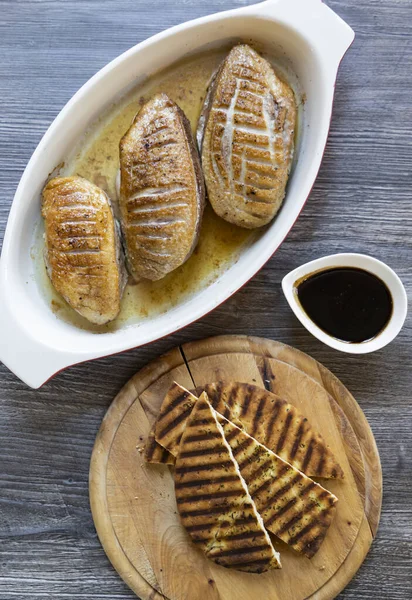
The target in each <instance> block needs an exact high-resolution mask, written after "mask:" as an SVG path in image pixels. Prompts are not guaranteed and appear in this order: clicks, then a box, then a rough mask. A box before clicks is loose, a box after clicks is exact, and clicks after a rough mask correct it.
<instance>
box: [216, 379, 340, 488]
mask: <svg viewBox="0 0 412 600" xmlns="http://www.w3.org/2000/svg"><path fill="white" fill-rule="evenodd" d="M204 390H205V391H206V392H207V394H208V396H209V400H210V402H211V404H212V406H213V407H214V408H216V410H217V411H218V412H221V413H222V414H223V416H224V417H226V418H229V419H230V420H231V421H232V422H233V423H235V424H239V422H240V423H241V424H242V427H243V429H244V430H245V431H246V432H247V433H249V435H251V436H253V437H254V438H255V439H256V440H257V441H258V442H260V443H261V444H263V445H264V446H266V447H267V448H269V449H270V450H272V451H273V452H274V453H275V454H277V455H278V456H280V457H281V458H283V460H285V461H286V462H288V463H290V464H291V465H293V466H294V467H296V468H297V469H299V470H300V471H302V472H303V473H305V475H307V476H308V477H324V478H327V479H341V478H343V471H342V468H341V466H340V465H339V464H338V462H337V461H336V458H335V457H334V455H333V453H332V451H331V450H330V449H329V448H328V447H327V446H326V443H325V440H324V439H323V437H322V436H321V435H320V434H319V433H318V432H317V431H315V430H314V429H313V428H312V426H311V424H310V423H309V421H308V419H307V418H306V417H304V416H303V415H302V414H301V413H299V411H298V410H297V409H296V407H295V406H293V405H292V404H289V403H288V402H286V401H285V400H282V398H279V397H278V396H276V394H272V393H271V392H268V391H267V390H264V389H262V388H259V387H257V386H255V385H250V384H247V383H211V384H208V385H206V386H204ZM222 405H224V406H225V410H223V411H221V410H220V408H221V407H222ZM218 406H219V408H217V407H218Z"/></svg>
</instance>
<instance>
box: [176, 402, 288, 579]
mask: <svg viewBox="0 0 412 600" xmlns="http://www.w3.org/2000/svg"><path fill="white" fill-rule="evenodd" d="M175 491H176V501H177V506H178V510H179V514H180V518H181V521H182V524H183V525H184V527H185V528H186V530H187V532H188V533H189V535H190V536H191V538H192V540H193V541H194V543H195V544H196V545H197V546H198V547H200V548H201V549H202V550H203V551H204V552H205V554H206V556H207V557H208V558H210V559H211V560H213V561H214V562H216V563H218V564H219V565H221V566H224V567H227V568H234V569H238V570H241V571H247V572H251V573H262V572H264V571H267V570H269V569H274V568H280V560H279V554H278V553H277V552H276V551H275V549H274V547H273V544H272V542H271V540H270V537H269V535H268V533H267V531H266V529H265V527H264V524H263V520H262V517H261V516H260V515H259V513H258V511H257V510H256V506H255V503H254V501H253V499H252V498H251V496H250V494H249V492H248V488H247V485H246V483H245V481H244V480H243V477H242V475H241V473H240V470H239V467H238V465H237V462H236V460H235V459H234V457H233V453H232V449H231V447H230V445H229V444H228V442H227V441H226V439H225V437H224V432H223V428H222V426H221V425H220V423H219V422H218V419H217V414H216V412H215V411H214V409H213V408H212V407H211V405H210V404H209V402H208V400H207V395H206V394H205V393H203V394H202V395H201V396H200V398H199V399H198V400H197V402H196V405H195V407H194V409H193V411H192V413H191V415H190V417H189V419H188V421H187V424H186V428H185V431H184V433H183V436H182V440H181V445H180V451H179V453H178V456H177V459H176V469H175Z"/></svg>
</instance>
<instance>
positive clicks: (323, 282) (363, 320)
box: [295, 267, 393, 343]
mask: <svg viewBox="0 0 412 600" xmlns="http://www.w3.org/2000/svg"><path fill="white" fill-rule="evenodd" d="M295 285H296V287H297V295H298V299H299V302H300V304H301V306H302V308H303V310H304V311H305V312H306V314H307V315H308V317H309V318H310V319H311V320H312V321H313V322H314V323H315V324H316V325H317V326H318V327H320V329H322V330H323V331H324V332H325V333H328V334H329V335H331V336H333V337H334V338H336V339H338V340H342V341H344V342H352V343H360V342H366V341H367V340H370V339H372V338H374V337H376V336H377V335H378V334H379V333H380V332H381V331H382V330H383V329H384V328H385V326H386V325H387V324H388V322H389V319H390V318H391V315H392V308H393V302H392V296H391V294H390V291H389V290H388V288H387V286H386V285H385V283H384V282H383V281H382V280H381V279H379V277H376V275H373V274H372V273H369V272H368V271H364V270H363V269H356V268H352V267H337V268H333V269H327V270H324V271H320V272H318V273H314V274H313V275H309V276H308V277H306V278H305V279H303V280H301V281H299V282H297V284H295Z"/></svg>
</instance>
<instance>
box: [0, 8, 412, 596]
mask: <svg viewBox="0 0 412 600" xmlns="http://www.w3.org/2000/svg"><path fill="white" fill-rule="evenodd" d="M327 3H328V4H329V5H330V6H331V7H332V8H333V9H334V10H335V11H336V12H337V13H338V14H340V15H341V16H342V17H343V18H344V19H345V20H346V21H347V22H348V23H349V24H350V25H351V26H352V27H353V28H354V29H355V31H356V39H355V42H354V44H353V46H352V48H351V49H350V51H349V52H348V54H347V55H346V57H345V58H344V60H343V62H342V65H341V68H340V71H339V75H338V81H337V86H336V96H335V103H334V110H333V119H332V126H331V131H330V136H329V141H328V145H327V148H326V153H325V157H324V160H323V163H322V167H321V170H320V173H319V176H318V179H317V182H316V184H315V186H314V189H313V191H312V194H311V196H310V199H309V201H308V202H307V204H306V206H305V208H304V210H303V212H302V214H301V216H300V218H299V220H298V221H297V223H296V225H295V226H294V228H293V230H292V231H291V233H290V235H289V236H288V238H287V240H286V241H285V242H284V243H283V244H282V247H281V248H280V249H279V251H278V252H277V253H276V255H275V256H274V257H273V258H272V259H271V260H270V261H269V263H268V264H267V265H266V266H265V268H264V269H263V270H262V271H261V272H260V273H259V274H258V275H257V276H256V277H255V278H254V279H253V280H252V281H251V282H250V283H249V284H248V285H247V286H245V287H244V288H243V289H242V290H240V291H239V292H238V293H237V294H236V295H235V296H234V297H233V298H231V299H230V300H228V301H227V302H226V303H225V304H224V305H223V306H221V307H220V308H218V309H217V310H215V311H214V312H213V313H211V314H210V315H208V316H206V317H204V318H203V319H202V320H200V321H199V322H198V323H195V324H194V325H191V326H190V327H187V328H186V329H185V330H184V331H181V332H179V333H177V334H175V335H174V336H171V337H169V338H167V339H166V340H161V341H159V342H156V343H155V344H152V345H150V346H147V347H145V348H140V349H138V350H133V351H130V352H127V353H124V354H121V355H119V356H117V357H109V358H105V359H102V360H99V361H95V362H92V363H88V364H84V365H79V366H76V367H73V368H72V369H70V370H69V371H67V372H65V373H61V374H60V375H58V376H57V377H56V378H55V379H54V380H52V381H51V382H49V383H48V384H47V385H46V386H45V387H44V388H43V389H41V390H39V391H33V390H29V389H27V388H26V387H25V386H24V384H22V383H21V382H20V381H18V380H17V379H16V378H15V377H14V376H13V375H12V374H11V373H9V372H8V371H7V369H6V368H5V367H4V366H2V365H0V382H1V385H0V408H1V419H0V503H1V504H0V508H1V510H0V537H1V545H0V598H2V599H3V598H4V599H5V600H9V599H10V600H15V599H16V598H19V599H22V600H26V599H30V600H32V599H36V600H46V598H47V599H48V598H50V597H52V598H53V599H55V600H60V599H62V600H63V599H65V600H67V599H72V598H73V599H78V598H79V599H80V598H87V599H89V598H101V599H107V598H113V599H116V600H119V599H121V600H125V599H132V598H134V595H133V593H132V592H131V591H130V590H129V589H128V588H127V586H126V585H125V584H124V583H123V582H122V581H121V580H120V578H119V577H118V576H117V575H116V573H115V572H114V570H113V569H112V568H111V566H110V565H109V563H108V561H107V559H106V557H105V555H104V552H103V550H102V548H101V546H100V543H99V541H98V539H97V536H96V532H95V530H94V527H93V524H92V519H91V515H90V510H89V503H88V489H87V487H88V469H89V460H90V454H91V450H92V447H93V442H94V438H95V435H96V433H97V430H98V428H99V425H100V421H101V419H102V417H103V415H104V413H105V411H106V409H107V407H108V405H109V403H110V401H111V399H112V398H113V397H114V396H115V395H116V393H117V392H118V391H119V389H120V388H121V387H122V385H123V384H124V383H125V382H126V381H127V380H128V379H129V378H130V377H131V376H132V375H133V374H134V373H135V372H136V371H137V370H138V369H139V368H141V367H142V366H144V365H145V364H146V363H147V362H148V361H149V360H151V359H153V358H155V357H157V356H158V355H159V354H161V353H163V352H165V351H166V350H168V349H170V348H173V347H174V346H176V345H177V344H180V343H183V342H187V341H190V340H192V339H200V338H203V337H207V336H210V335H215V334H219V333H236V334H250V335H261V336H266V337H270V338H274V339H277V340H281V341H283V342H286V343H288V344H291V345H293V346H295V347H297V348H299V349H301V350H303V351H305V352H307V353H309V354H310V355H311V356H313V357H314V358H316V359H317V360H319V361H320V362H322V363H323V364H325V365H326V366H327V367H328V368H329V369H331V370H332V371H333V372H334V373H335V374H336V375H337V376H338V377H339V378H340V379H341V380H342V381H343V382H344V384H345V385H346V386H347V387H348V388H349V389H350V390H351V392H352V393H353V394H354V396H355V397H356V399H357V400H358V402H359V403H360V405H361V407H362V409H363V410H364V412H365V414H366V416H367V418H368V420H369V423H370V424H371V426H372V429H373V432H374V435H375V438H376V442H377V445H378V448H379V451H380V455H381V460H382V467H383V475H384V490H385V492H384V501H383V510H382V518H381V524H380V528H379V532H378V536H377V539H376V540H375V542H374V544H373V546H372V549H371V551H370V553H369V554H368V557H367V559H366V561H365V563H364V565H363V566H362V568H361V570H360V571H359V573H358V575H357V576H356V577H355V579H354V580H353V581H352V582H351V583H350V585H349V586H348V587H347V588H346V589H345V591H344V592H342V593H341V594H340V596H339V598H340V599H344V600H359V599H361V600H409V599H410V598H411V597H412V579H411V576H410V574H411V571H412V495H411V492H410V481H411V479H412V427H411V423H412V402H411V387H412V386H411V383H412V378H411V373H410V368H409V367H408V365H410V364H411V360H412V350H411V348H412V343H411V342H412V328H411V320H410V318H408V320H407V322H406V324H405V327H404V329H403V331H402V332H401V334H400V336H399V337H398V338H397V339H396V341H395V342H394V343H392V344H391V345H390V346H389V347H387V348H385V349H383V350H382V351H379V352H377V353H375V354H373V355H365V356H346V355H342V354H340V353H338V352H336V351H334V350H331V349H329V348H327V347H326V346H323V345H322V344H321V343H320V342H318V341H317V340H315V339H314V338H312V336H310V334H308V333H307V332H306V330H304V329H303V328H302V326H301V325H300V324H299V323H298V322H297V320H296V319H295V317H294V316H293V314H292V313H291V311H290V310H289V309H288V307H287V305H286V301H285V300H284V298H283V295H282V292H281V289H280V280H281V278H282V277H283V275H284V274H286V273H287V272H288V271H289V270H291V269H292V268H295V267H296V266H298V265H299V264H302V263H303V262H306V261H307V260H311V259H314V258H317V257H319V256H322V255H325V254H329V253H332V252H339V251H351V250H353V251H360V252H367V253H370V254H372V255H374V256H376V257H377V258H381V259H383V260H384V261H386V262H387V263H388V264H389V265H391V266H392V267H393V268H394V269H395V270H396V271H397V272H398V274H399V275H400V276H401V278H402V280H403V281H404V283H405V285H406V288H407V291H408V294H409V296H410V294H411V290H412V268H411V260H410V257H411V250H412V236H411V235H410V226H411V221H412V186H411V183H412V177H411V169H410V154H411V148H412V135H411V134H412V127H411V123H412V97H411V94H410V89H411V86H412V72H411V69H410V63H411V60H412V45H411V43H410V3H409V2H407V1H405V0H364V1H363V2H361V3H354V2H350V1H349V0H327ZM247 4H252V1H251V0H179V1H174V0H173V1H172V0H170V1H169V2H164V1H163V0H154V1H153V2H150V3H148V2H143V1H142V0H99V1H98V0H1V1H0V48H1V55H2V58H3V60H2V61H1V63H0V92H1V93H0V104H1V110H0V166H1V168H0V191H1V194H0V240H1V239H2V237H3V233H4V228H5V224H6V220H7V216H8V212H9V208H10V205H11V201H12V198H13V194H14V191H15V189H16V187H17V184H18V181H19V178H20V176H21V174H22V172H23V169H24V167H25V165H26V163H27V161H28V160H29V158H30V156H31V154H32V152H33V150H34V149H35V147H36V145H37V144H38V142H39V141H40V138H41V136H42V135H43V133H44V132H45V130H46V129H47V127H48V126H49V124H50V123H51V121H52V120H53V118H54V117H55V116H56V115H57V113H58V112H59V111H60V109H61V108H62V107H63V105H64V104H65V103H66V101H67V100H68V99H69V98H70V97H71V96H72V95H73V93H74V92H76V91H77V89H78V88H79V87H80V85H82V84H83V83H84V82H85V81H86V80H87V79H88V78H89V77H90V76H91V75H93V74H94V73H95V72H96V71H97V70H98V69H99V68H101V67H102V66H103V65H104V64H106V63H107V62H108V61H109V60H111V59H112V58H114V57H115V56H117V55H118V54H119V53H121V52H122V51H124V50H126V49H127V48H129V47H130V46H132V45H133V44H135V43H137V42H139V41H141V40H143V39H145V38H146V37H148V36H149V35H152V34H153V33H156V32H158V31H161V30H162V29H164V28H166V27H169V26H171V25H174V24H177V23H181V22H183V21H185V20H187V19H188V18H195V17H198V16H201V15H205V14H209V13H212V12H216V11H219V10H224V9H228V8H233V7H238V6H244V5H247ZM0 334H1V333H0Z"/></svg>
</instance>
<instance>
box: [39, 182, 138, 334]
mask: <svg viewBox="0 0 412 600" xmlns="http://www.w3.org/2000/svg"><path fill="white" fill-rule="evenodd" d="M42 215H43V218H44V221H45V241H46V247H45V255H44V258H45V262H46V269H47V274H48V275H49V277H50V280H51V282H52V284H53V286H54V287H55V289H56V290H57V291H58V292H59V294H61V295H62V296H63V298H64V299H65V300H66V302H67V303H68V304H70V306H71V307H72V308H73V309H74V310H75V311H77V312H78V313H79V314H81V315H82V316H83V317H85V318H86V319H87V320H88V321H90V322H91V323H96V324H97V325H103V324H104V323H108V322H109V321H113V319H115V318H116V317H117V315H118V314H119V311H120V300H121V297H122V294H123V290H124V287H125V285H126V280H127V276H126V270H125V268H124V257H123V251H122V247H121V243H120V236H119V231H118V227H117V224H116V221H115V219H114V217H113V211H112V207H111V204H110V200H109V198H108V197H107V196H106V194H105V193H104V191H103V190H101V189H100V188H99V187H97V186H96V185H94V183H91V182H90V181H87V179H83V177H77V176H73V177H54V178H53V179H51V180H50V181H49V182H48V183H47V184H46V185H45V187H44V189H43V202H42Z"/></svg>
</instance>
